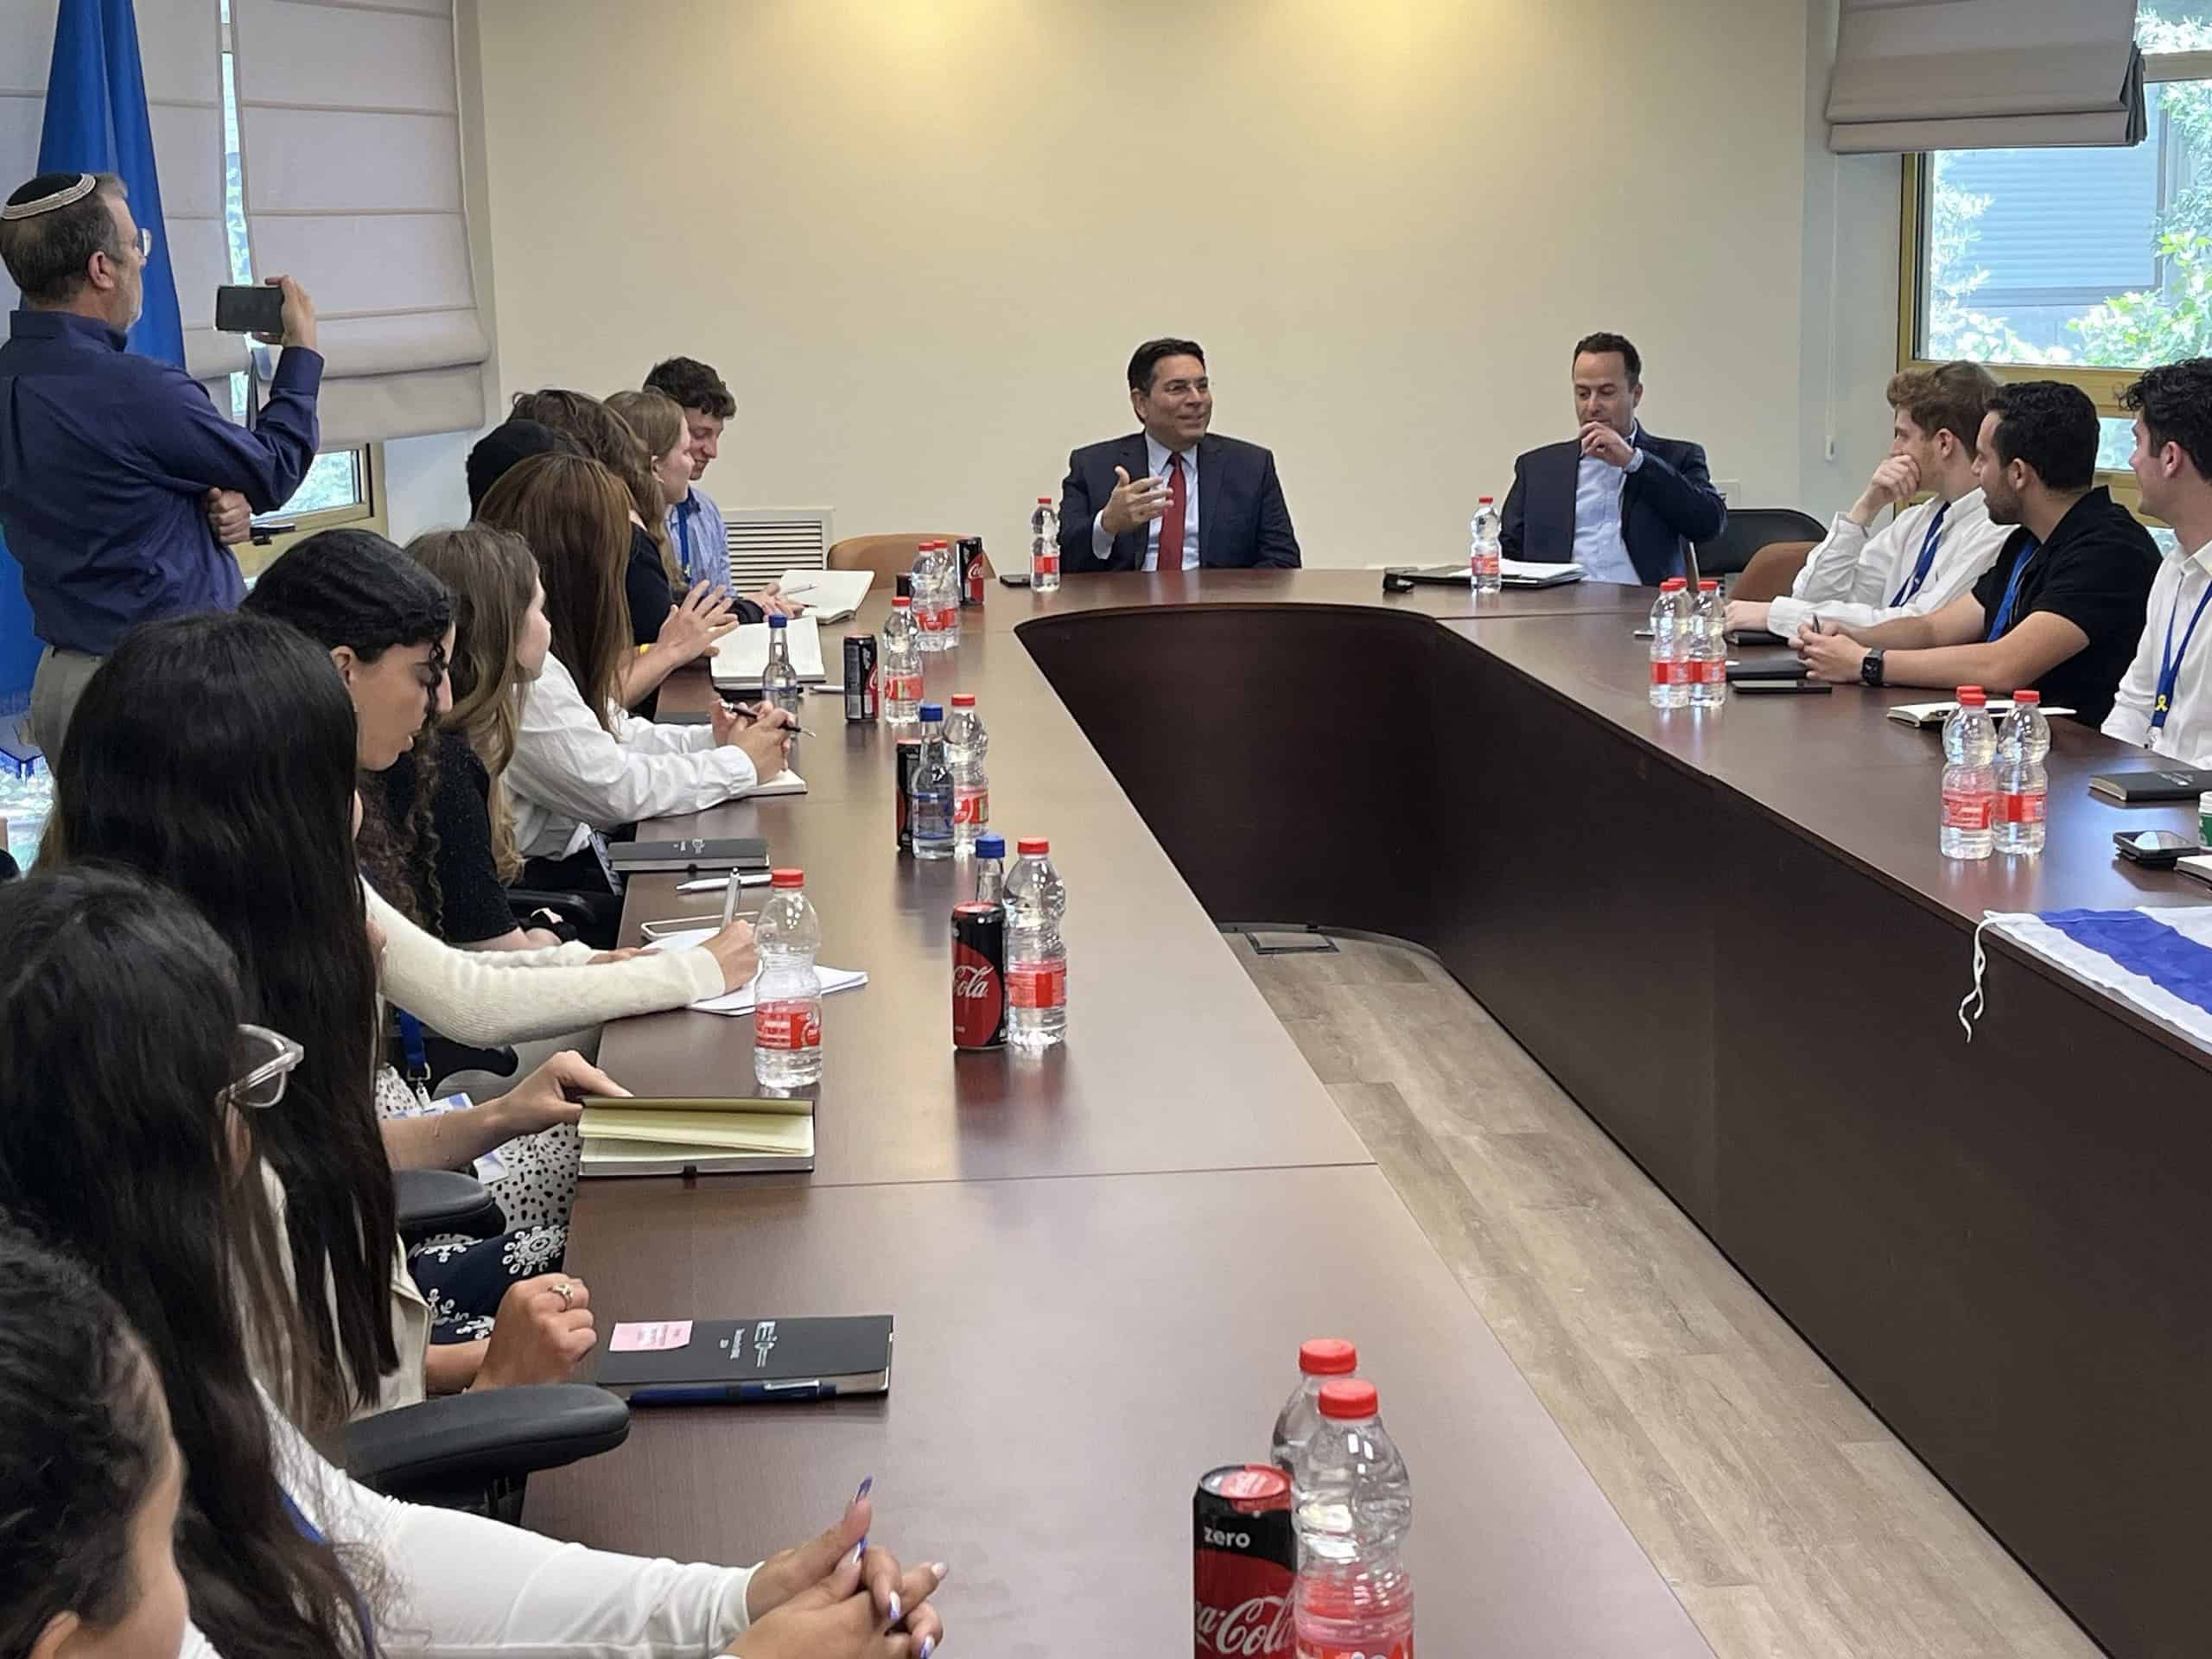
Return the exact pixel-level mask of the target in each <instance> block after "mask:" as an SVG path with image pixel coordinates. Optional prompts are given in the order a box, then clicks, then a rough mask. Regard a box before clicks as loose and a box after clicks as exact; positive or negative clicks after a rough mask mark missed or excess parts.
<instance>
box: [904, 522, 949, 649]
mask: <svg viewBox="0 0 2212 1659" xmlns="http://www.w3.org/2000/svg"><path fill="white" fill-rule="evenodd" d="M943 548H944V543H942V542H924V543H921V544H920V546H919V547H918V548H917V549H916V550H915V552H914V626H915V627H916V628H917V629H918V630H919V632H920V639H919V643H920V645H921V647H922V652H923V654H924V655H925V656H932V657H933V656H935V655H936V654H937V653H938V652H940V651H943V650H944V591H943V589H944V563H943V562H944V552H943V551H942V550H943ZM956 608H957V605H956Z"/></svg>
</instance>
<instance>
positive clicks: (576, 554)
mask: <svg viewBox="0 0 2212 1659" xmlns="http://www.w3.org/2000/svg"><path fill="white" fill-rule="evenodd" d="M628 499H629V498H628V496H627V494H626V492H625V491H624V489H623V487H622V485H621V483H620V480H617V479H616V478H615V476H614V474H612V473H610V472H608V471H607V468H606V467H602V466H601V465H600V464H599V463H598V462H597V461H587V460H585V459H583V458H582V456H578V455H559V454H549V455H533V456H531V458H530V459H529V460H528V461H524V462H522V463H521V464H520V465H519V466H517V467H514V468H513V469H512V471H510V472H509V473H507V474H506V475H505V476H504V477H503V478H501V479H500V480H499V482H498V483H497V484H495V485H493V486H492V490H491V493H489V494H488V495H486V497H485V498H484V501H483V505H481V506H480V508H479V509H478V510H477V516H478V517H479V518H481V519H482V520H483V521H484V522H485V523H486V524H494V525H497V526H499V528H501V529H504V530H511V531H516V532H518V534H520V535H521V537H523V539H524V540H525V541H527V542H528V543H530V547H531V551H532V552H533V553H535V554H536V555H537V565H538V571H539V575H540V577H541V579H542V580H543V582H544V584H545V614H546V618H547V620H549V621H550V622H551V624H552V625H553V651H552V654H551V656H550V657H549V658H546V662H545V668H544V671H543V674H542V675H541V676H540V677H539V678H538V679H537V681H536V683H533V684H531V686H530V687H529V689H528V690H527V691H526V692H525V693H524V698H523V707H522V723H521V727H520V729H519V730H518V733H517V734H516V740H515V753H514V759H513V760H512V762H511V763H510V764H509V766H508V767H507V773H506V779H505V781H506V786H507V789H508V791H509V792H510V794H511V796H512V800H513V803H514V812H515V836H516V839H517V841H518V842H519V843H520V845H521V848H522V851H523V855H524V858H525V859H526V860H527V861H528V862H527V863H526V864H525V866H524V872H525V880H528V881H529V882H530V883H531V885H532V886H534V887H555V886H559V887H583V888H584V889H585V890H587V891H588V890H591V889H593V888H597V887H605V886H607V883H606V881H605V878H604V876H603V874H601V868H600V864H599V857H598V854H599V853H600V852H602V851H603V850H604V849H603V846H602V847H595V846H594V837H595V836H597V837H602V838H603V837H604V836H606V835H607V833H609V832H611V831H613V830H615V829H620V828H621V827H623V826H624V825H626V824H631V823H636V822H638V821H639V819H641V818H654V817H667V816H669V815H671V814H672V813H677V812H702V811H704V810H706V809H707V808H709V807H710V806H715V805H718V804H721V802H723V801H727V800H730V799H732V798H734V797H737V796H740V795H742V794H744V793H745V792H746V791H747V790H749V789H751V788H752V787H753V785H754V784H756V783H758V782H759V781H760V780H761V779H764V778H772V777H774V776H775V775H776V774H777V773H778V772H781V771H782V770H783V766H784V760H785V754H786V753H787V752H788V751H789V748H790V746H791V740H790V737H789V730H790V728H791V717H790V716H789V715H786V714H785V713H783V712H782V711H780V710H768V711H766V713H764V714H763V715H761V716H760V718H759V719H757V720H756V719H753V717H751V716H749V715H741V714H738V713H735V712H734V711H732V710H730V709H726V708H723V707H721V705H719V704H718V705H717V706H716V707H715V709H714V710H713V712H712V717H711V720H710V723H709V724H708V725H705V726H660V725H655V724H654V723H653V722H652V721H645V720H637V719H633V718H632V717H631V716H630V715H628V714H626V713H625V712H624V710H623V709H622V706H621V702H620V693H619V687H620V681H621V671H622V663H623V659H624V658H625V656H626V653H627V652H629V650H630V648H631V647H630V626H629V613H628V610H627V608H626V601H625V600H624V598H623V594H622V569H623V566H624V563H626V560H627V558H628V554H629V512H628Z"/></svg>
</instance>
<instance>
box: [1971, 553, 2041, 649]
mask: <svg viewBox="0 0 2212 1659" xmlns="http://www.w3.org/2000/svg"><path fill="white" fill-rule="evenodd" d="M2042 551H2043V543H2041V542H2038V541H2037V540H2036V539H2035V538H2034V537H2029V539H2028V543H2027V545H2026V546H2024V547H2023V548H2022V549H2021V550H2020V556H2019V557H2018V559H2016V560H2014V561H2013V563H2012V581H2010V582H2006V583H2005V602H2004V603H2003V604H2002V605H1999V607H1997V620H1995V621H1994V622H1993V623H1991V624H1990V625H1989V632H1988V633H1987V634H1986V636H1984V643H1985V644H1986V643H1987V641H1988V640H1991V639H1999V638H2001V637H2002V636H2003V634H2004V632H2005V629H2006V628H2008V627H2010V626H2012V601H2014V600H2016V599H2018V597H2019V596H2020V578H2021V577H2022V576H2024V575H2027V574H2028V567H2029V566H2030V565H2031V564H2033V563H2035V562H2036V555H2037V554H2038V553H2040V552H2042Z"/></svg>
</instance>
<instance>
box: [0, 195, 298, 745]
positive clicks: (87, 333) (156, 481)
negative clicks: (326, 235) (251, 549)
mask: <svg viewBox="0 0 2212 1659" xmlns="http://www.w3.org/2000/svg"><path fill="white" fill-rule="evenodd" d="M152 251H153V244H152V238H151V235H150V234H149V232H143V231H141V230H140V229H139V228H138V226H137V224H136V223H135V222H134V221H133V220H132V219H131V217H130V203H129V202H128V201H127V200H124V187H123V181H121V180H119V179H118V178H115V177H114V176H112V175H108V174H101V175H99V176H97V177H95V176H94V175H92V174H90V173H45V174H41V175H39V176H38V177H37V178H35V179H33V180H32V181H30V182H29V183H28V184H26V185H24V186H23V187H22V188H21V189H19V190H17V191H16V193H15V194H13V195H11V196H10V197H9V198H8V201H7V205H6V207H4V208H0V262H4V263H5V264H6V266H7V268H8V275H9V276H10V277H12V278H13V279H14V281H15V283H16V287H17V288H19V289H22V295H23V303H22V309H21V310H18V311H16V312H15V313H14V314H13V315H10V318H9V320H8V323H9V326H8V340H7V343H6V344H5V345H0V532H4V534H5V535H6V537H7V541H8V550H9V552H10V553H11V554H12V555H14V556H15V558H16V563H18V564H20V565H21V566H22V571H23V596H24V598H25V599H27V600H28V601H29V602H30V610H31V620H32V625H33V626H34V627H35V629H36V631H37V632H38V637H39V638H40V639H42V640H44V641H45V642H46V650H45V652H43V653H42V654H41V656H40V658H39V664H38V676H37V678H36V679H35V681H34V682H33V683H32V686H31V718H30V728H31V737H32V740H33V741H35V742H36V743H37V744H38V746H39V747H41V749H43V750H44V751H45V752H46V756H47V762H48V765H49V766H52V765H54V763H55V762H56V760H58V759H59V757H60V753H61V747H62V739H63V736H64V734H66V733H67V731H68V728H69V715H70V712H71V711H72V710H73V709H74V708H75V707H76V703H77V697H78V695H79V693H80V692H82V691H83V690H84V688H85V683H86V681H87V680H89V679H91V678H92V671H93V670H94V669H96V668H97V667H99V661H100V658H102V657H104V656H105V655H106V654H107V653H108V652H110V651H111V650H113V649H114V648H115V645H116V642H117V641H118V639H121V638H122V637H123V636H124V633H126V632H129V631H130V627H131V626H133V625H134V624H136V623H139V622H143V621H147V620H151V619H153V618H155V617H162V616H175V615H178V614H181V613H186V612H190V611H207V610H228V609H230V608H231V607H233V606H235V605H236V604H237V603H238V600H239V599H240V597H241V596H243V594H245V581H244V579H243V578H242V577H241V575H239V571H238V560H237V558H236V557H235V556H232V553H231V550H230V548H231V545H232V544H233V543H238V542H242V541H244V540H245V538H246V535H247V531H248V520H249V518H250V516H251V514H252V513H256V512H273V511H274V510H275V509H276V508H277V507H280V506H282V505H283V504H284V503H285V502H286V501H288V500H289V499H291V497H292V493H293V492H294V491H296V490H297V489H298V488H299V486H300V480H302V479H303V478H304V477H306V476H307V471H308V467H310V466H312V465H313V464H314V462H315V446H316V443H317V442H318V440H319V437H320V433H319V430H318V429H317V426H316V423H315V394H316V392H317V391H319V390H320V389H321V385H322V358H321V355H320V354H319V353H317V352H316V351H315V304H314V302H312V301H311V300H309V299H308V296H307V292H306V290H305V289H302V288H301V287H300V285H299V284H298V283H295V282H294V281H292V279H291V278H290V277H271V278H270V282H271V283H273V284H275V285H276V286H277V288H279V289H282V290H283V296H284V310H283V334H282V335H281V336H270V335H264V336H262V338H263V339H264V340H265V341H266V342H267V343H269V344H270V345H277V344H281V345H283V347H284V348H285V349H284V351H283V355H282V356H281V357H280V358H279V359H278V360H277V372H276V376H275V378H274V380H273V382H272V384H271V385H270V394H269V397H268V401H267V402H266V403H265V404H264V405H263V408H262V411H261V419H260V423H259V425H258V426H257V427H256V428H255V429H252V430H251V431H249V430H247V429H245V428H244V427H240V426H236V425H233V424H232V423H231V422H230V421H228V420H226V418H224V416H221V415H220V414H219V413H217V411H216V409H215V406H214V404H213V403H212V402H210V401H209V399H208V397H207V391H205V390H204V389H203V388H202V387H201V386H200V384H199V383H198V382H197V381H195V380H194V379H192V378H190V377H189V376H188V375H187V374H186V373H185V372H184V371H183V370H182V369H181V368H177V367H175V366H174V365H170V364H167V363H162V362H157V361H156V360H155V359H152V358H149V357H141V356H138V355H137V354H135V353H130V352H128V351H125V350H124V334H126V333H127V332H128V331H129V329H130V325H131V324H132V323H133V322H135V321H137V317H138V310H139V305H140V301H141V289H142V283H143V272H144V270H145V264H146V259H147V256H148V255H149V253H151V252H152Z"/></svg>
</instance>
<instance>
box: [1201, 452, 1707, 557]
mask: <svg viewBox="0 0 2212 1659" xmlns="http://www.w3.org/2000/svg"><path fill="white" fill-rule="evenodd" d="M1636 447H1637V448H1639V449H1641V450H1643V465H1642V466H1641V467H1637V469H1636V470H1635V471H1634V472H1632V473H1630V474H1629V475H1628V478H1627V480H1626V482H1625V483H1624V485H1623V486H1622V490H1621V540H1622V541H1623V542H1624V543H1627V546H1628V556H1629V563H1631V564H1633V565H1634V566H1635V567H1636V573H1637V575H1640V576H1642V577H1643V579H1644V581H1645V582H1653V583H1656V582H1661V581H1662V580H1664V579H1665V578H1666V577H1668V576H1678V575H1681V574H1682V543H1684V542H1709V541H1711V540H1712V539H1713V537H1716V536H1718V535H1719V533H1720V531H1721V529H1722V527H1723V526H1724V525H1726V524H1727V522H1728V507H1727V504H1726V503H1725V502H1724V501H1722V500H1721V499H1720V497H1719V494H1718V493H1716V492H1715V491H1714V489H1713V476H1712V474H1710V473H1708V472H1707V471H1706V467H1705V451H1704V449H1703V448H1701V447H1700V446H1699V445H1697V444H1694V443H1691V442H1688V440H1686V439H1682V438H1662V437H1655V436H1654V435H1652V434H1650V433H1649V432H1645V431H1642V430H1639V431H1638V432H1637V435H1636ZM1581 462H1582V446H1581V444H1580V442H1577V441H1576V440H1574V439H1573V438H1569V439H1567V442H1564V443H1548V444H1546V445H1545V446H1544V447H1543V448H1541V449H1531V450H1530V451H1529V453H1528V454H1525V455H1523V456H1522V457H1521V459H1520V460H1518V461H1515V462H1514V463H1513V488H1512V489H1511V490H1510V492H1508V493H1507V494H1506V498H1505V512H1504V515H1503V524H1502V525H1501V527H1500V529H1499V533H1498V545H1499V546H1500V548H1501V549H1502V550H1503V552H1504V554H1505V556H1506V557H1507V558H1509V559H1533V560H1535V561H1537V562H1538V563H1552V564H1563V563H1567V561H1568V560H1570V559H1572V558H1573V556H1574V480H1575V474H1576V471H1577V469H1578V468H1579V467H1580V465H1581ZM1201 505H1203V503H1202V504H1201Z"/></svg>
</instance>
